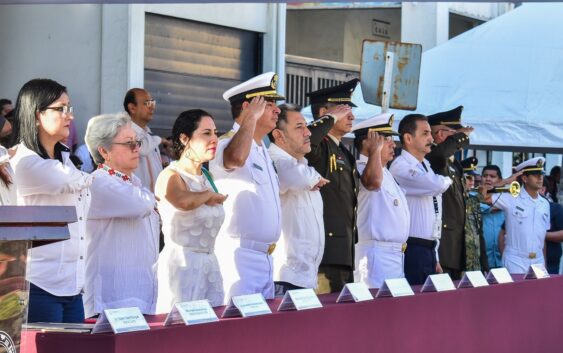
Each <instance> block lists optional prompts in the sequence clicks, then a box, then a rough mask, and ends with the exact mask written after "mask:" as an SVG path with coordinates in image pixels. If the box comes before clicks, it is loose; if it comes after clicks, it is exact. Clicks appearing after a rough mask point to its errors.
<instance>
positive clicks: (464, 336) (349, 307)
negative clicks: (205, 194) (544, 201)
mask: <svg viewBox="0 0 563 353" xmlns="http://www.w3.org/2000/svg"><path fill="white" fill-rule="evenodd" d="M414 289H415V291H416V295H414V296H410V297H400V298H376V299H374V300H371V301H366V302H360V303H338V304H337V303H335V301H336V297H337V295H336V294H331V295H321V296H319V299H320V300H321V303H322V304H323V308H318V309H310V310H304V311H299V312H296V311H289V312H287V311H286V312H277V308H278V305H279V303H280V299H276V300H272V301H268V303H269V305H270V308H271V309H272V312H273V313H272V314H269V315H263V316H255V317H250V318H232V319H220V321H219V322H214V323H207V324H199V325H191V326H184V325H174V326H168V327H163V326H162V322H163V321H164V319H165V315H156V316H151V317H147V321H148V322H149V324H150V327H151V329H150V331H140V332H131V333H124V334H119V335H114V334H111V333H103V334H96V335H92V334H88V333H59V332H36V331H28V332H26V333H25V334H23V335H22V341H23V343H22V350H21V352H25V353H71V352H72V353H94V352H95V353H125V352H127V353H133V352H134V353H140V352H163V353H180V352H182V353H189V352H205V353H212V352H283V353H287V352H324V353H326V352H347V353H349V352H370V353H371V352H432V353H436V352H448V353H449V352H456V353H464V352H467V353H475V352H542V353H549V352H563V339H562V336H563V276H554V277H551V278H546V279H538V280H523V279H521V276H520V277H519V278H517V279H516V281H515V282H514V283H508V284H495V285H490V286H487V287H480V288H464V289H457V290H455V291H448V292H439V293H436V292H433V293H419V292H418V291H419V287H415V288H414ZM372 293H373V294H374V296H375V293H376V290H373V291H372ZM222 311H223V308H222V307H221V308H218V309H217V313H218V316H219V317H220V314H221V313H222Z"/></svg>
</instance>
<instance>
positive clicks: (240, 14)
mask: <svg viewBox="0 0 563 353" xmlns="http://www.w3.org/2000/svg"><path fill="white" fill-rule="evenodd" d="M0 10H1V11H0V48H1V50H0V55H1V57H0V72H1V73H2V75H1V76H2V78H1V79H0V97H1V98H9V99H11V100H12V101H14V103H15V100H16V97H17V93H18V91H19V89H20V88H21V86H22V85H23V84H24V83H25V82H27V81H28V80H30V79H32V78H37V77H45V78H52V79H54V80H56V81H58V82H60V83H61V84H63V85H65V86H67V87H68V91H69V95H70V99H71V102H72V105H73V106H74V108H75V122H76V126H77V129H78V135H79V139H80V140H82V137H83V135H84V132H85V131H86V124H87V121H88V119H90V118H91V117H93V116H95V115H98V114H100V113H102V112H103V113H109V112H116V111H119V110H122V109H123V107H122V102H123V96H124V94H125V92H126V90H127V89H128V88H131V87H142V86H143V85H144V38H145V35H144V32H145V31H144V26H145V12H153V13H158V14H163V15H170V16H175V17H179V18H185V19H191V20H196V21H200V22H207V23H213V24H219V25H223V26H229V27H234V28H241V29H245V30H250V31H255V32H260V33H263V34H264V55H263V62H264V70H265V71H270V70H271V71H277V72H278V73H279V74H280V81H281V82H280V90H281V91H283V79H284V77H285V75H284V71H283V70H284V66H285V64H284V60H285V57H284V54H285V4H189V5H165V4H156V5H143V4H134V5H115V4H112V5H86V4H81V5H2V6H1V7H0ZM278 28H280V31H278Z"/></svg>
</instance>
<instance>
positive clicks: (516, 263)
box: [502, 247, 545, 273]
mask: <svg viewBox="0 0 563 353" xmlns="http://www.w3.org/2000/svg"><path fill="white" fill-rule="evenodd" d="M529 255H530V254H529V253H524V252H521V251H518V250H516V249H512V248H510V247H506V248H505V249H504V252H503V253H502V265H503V266H504V267H506V269H507V270H508V272H509V273H526V272H528V269H529V268H530V265H534V264H545V260H544V258H543V252H542V251H539V252H536V253H535V258H533V259H531V258H530V256H529Z"/></svg>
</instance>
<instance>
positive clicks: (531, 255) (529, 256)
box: [528, 252, 536, 259]
mask: <svg viewBox="0 0 563 353" xmlns="http://www.w3.org/2000/svg"><path fill="white" fill-rule="evenodd" d="M535 258H536V253H535V252H531V253H529V254H528V259H535Z"/></svg>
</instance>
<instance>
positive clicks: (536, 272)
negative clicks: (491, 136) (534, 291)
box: [524, 264, 549, 279]
mask: <svg viewBox="0 0 563 353" xmlns="http://www.w3.org/2000/svg"><path fill="white" fill-rule="evenodd" d="M539 278H549V273H548V272H547V269H546V268H545V266H544V264H533V265H530V268H528V272H526V276H524V279H539Z"/></svg>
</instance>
